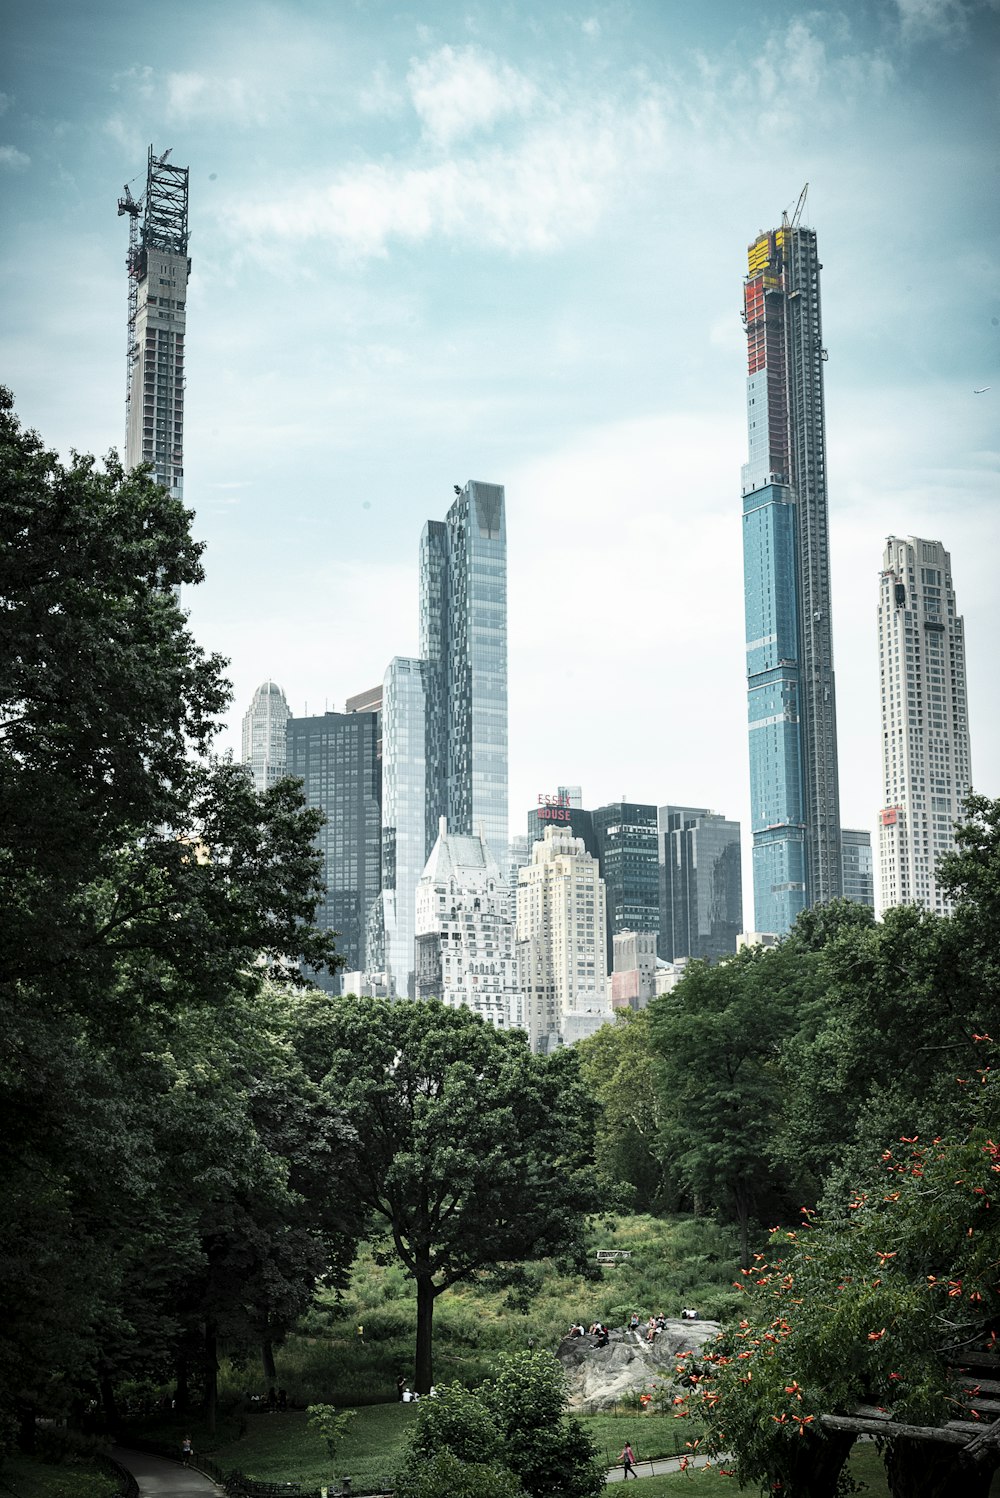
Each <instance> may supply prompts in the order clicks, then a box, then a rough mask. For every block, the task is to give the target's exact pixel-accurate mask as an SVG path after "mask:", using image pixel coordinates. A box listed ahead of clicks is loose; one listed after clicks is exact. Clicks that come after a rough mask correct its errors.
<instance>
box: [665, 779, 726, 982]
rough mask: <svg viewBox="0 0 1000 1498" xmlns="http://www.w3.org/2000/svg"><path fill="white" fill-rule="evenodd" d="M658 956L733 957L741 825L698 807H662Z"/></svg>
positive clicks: (712, 958) (668, 959) (669, 960)
mask: <svg viewBox="0 0 1000 1498" xmlns="http://www.w3.org/2000/svg"><path fill="white" fill-rule="evenodd" d="M657 821H658V840H659V875H660V944H659V954H660V956H661V957H662V958H663V959H664V961H666V962H676V961H677V960H678V958H681V957H701V958H705V959H706V960H707V961H709V962H714V961H717V960H718V958H720V957H728V956H731V955H732V954H733V953H734V952H735V951H736V938H737V937H738V936H739V934H740V932H741V931H742V929H743V873H742V866H741V854H740V824H739V822H730V821H727V819H726V818H725V817H722V816H719V814H718V813H717V812H712V811H708V810H707V809H706V808H704V807H697V806H661V807H660V809H659V812H658V816H657Z"/></svg>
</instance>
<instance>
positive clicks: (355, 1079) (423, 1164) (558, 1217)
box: [314, 998, 596, 1393]
mask: <svg viewBox="0 0 1000 1498" xmlns="http://www.w3.org/2000/svg"><path fill="white" fill-rule="evenodd" d="M314 1055H315V1058H316V1064H317V1065H318V1067H319V1070H320V1072H321V1073H322V1075H323V1086H324V1088H325V1089H326V1091H327V1093H328V1096H329V1097H330V1098H331V1099H334V1100H338V1101H340V1102H341V1103H342V1105H343V1107H344V1108H345V1110H346V1112H347V1115H348V1117H349V1118H350V1121H351V1124H352V1126H353V1128H354V1129H356V1131H357V1134H358V1151H357V1161H356V1165H355V1167H354V1172H353V1191H354V1194H355V1196H356V1199H357V1202H358V1204H359V1207H360V1208H362V1209H364V1210H365V1211H367V1212H369V1213H370V1214H371V1215H372V1217H373V1219H374V1221H375V1222H376V1224H377V1225H378V1226H380V1227H381V1229H382V1230H383V1231H384V1232H385V1233H386V1234H387V1235H388V1238H389V1241H390V1242H391V1244H392V1249H393V1251H394V1252H395V1254H396V1255H398V1257H399V1259H400V1260H401V1262H402V1263H403V1265H404V1266H405V1268H406V1270H407V1273H408V1274H410V1275H411V1276H412V1277H413V1279H414V1281H415V1282H416V1291H417V1347H416V1373H415V1381H416V1388H417V1390H418V1391H419V1392H421V1393H426V1391H427V1390H428V1389H429V1388H430V1385H431V1383H432V1352H431V1339H432V1325H433V1310H434V1301H435V1298H436V1297H437V1296H438V1295H439V1294H440V1292H441V1291H442V1290H444V1289H447V1287H448V1286H449V1285H454V1284H456V1283H458V1282H459V1281H463V1280H469V1279H471V1278H473V1277H475V1276H477V1275H490V1276H493V1277H494V1278H497V1277H504V1276H506V1277H507V1278H508V1279H511V1278H513V1277H514V1276H516V1275H517V1273H518V1266H520V1265H521V1264H523V1263H524V1262H525V1261H527V1260H531V1259H537V1258H542V1257H545V1256H547V1255H552V1254H555V1255H558V1254H565V1253H570V1252H573V1251H576V1250H577V1249H578V1247H579V1245H580V1242H581V1237H582V1232H583V1226H584V1219H585V1217H586V1214H587V1213H588V1211H590V1210H591V1209H592V1208H593V1207H594V1206H595V1205H596V1192H595V1186H594V1181H593V1175H592V1168H591V1157H592V1149H593V1114H594V1103H593V1100H592V1099H591V1096H590V1093H589V1091H588V1089H587V1088H586V1087H585V1086H584V1084H583V1082H582V1081H581V1078H580V1073H579V1066H578V1062H577V1058H576V1056H575V1055H574V1054H573V1053H572V1052H571V1051H559V1052H557V1053H556V1054H555V1055H554V1056H551V1057H542V1056H534V1055H532V1054H531V1052H530V1051H529V1049H528V1046H527V1042H526V1039H525V1037H524V1036H523V1034H521V1033H520V1032H513V1031H503V1030H498V1029H495V1028H494V1027H493V1026H491V1025H488V1024H486V1023H485V1022H484V1021H483V1020H481V1019H480V1018H479V1017H478V1016H477V1015H475V1014H473V1013H472V1012H471V1011H470V1010H468V1009H450V1008H448V1007H446V1006H445V1005H443V1004H441V1003H439V1002H437V1001H436V1000H429V1001H410V1002H407V1003H405V1004H392V1003H388V1002H386V1001H383V1000H377V999H354V998H351V999H349V1000H344V1001H340V1002H339V1003H336V1002H335V1003H334V1004H333V1005H332V1006H331V1008H330V1010H329V1011H328V1012H325V1013H324V1014H323V1015H322V1016H321V1017H320V1019H319V1022H318V1029H317V1033H316V1036H315V1043H314Z"/></svg>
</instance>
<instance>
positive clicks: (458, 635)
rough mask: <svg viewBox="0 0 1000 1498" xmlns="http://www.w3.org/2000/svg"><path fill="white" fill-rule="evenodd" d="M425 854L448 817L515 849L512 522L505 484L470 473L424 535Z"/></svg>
mask: <svg viewBox="0 0 1000 1498" xmlns="http://www.w3.org/2000/svg"><path fill="white" fill-rule="evenodd" d="M420 654H421V657H422V658H423V660H424V662H425V668H424V669H425V688H426V721H425V771H426V782H425V817H424V842H425V849H424V851H425V855H426V856H429V855H430V850H431V848H432V847H433V845H434V842H435V840H436V838H437V835H438V824H439V818H440V817H442V816H443V817H446V818H447V822H448V831H449V833H454V834H456V835H462V836H476V835H478V834H479V833H480V832H481V833H482V835H483V836H484V837H485V838H486V841H487V842H488V844H489V846H490V849H491V850H492V852H493V855H494V857H495V858H496V859H497V861H498V863H501V864H502V865H505V864H506V859H507V529H506V522H505V518H504V491H503V485H502V484H485V483H481V482H479V481H478V480H474V479H470V480H469V482H468V483H467V484H466V485H465V488H464V489H462V490H460V491H459V492H458V494H457V496H456V498H455V501H454V503H453V504H452V506H451V508H450V509H449V511H448V514H447V515H446V517H445V519H444V520H443V521H440V520H429V521H428V522H427V524H426V525H425V527H424V532H423V535H422V536H421V540H420Z"/></svg>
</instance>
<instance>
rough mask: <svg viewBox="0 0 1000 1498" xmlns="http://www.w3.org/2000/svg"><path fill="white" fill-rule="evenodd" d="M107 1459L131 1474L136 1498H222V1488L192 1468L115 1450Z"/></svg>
mask: <svg viewBox="0 0 1000 1498" xmlns="http://www.w3.org/2000/svg"><path fill="white" fill-rule="evenodd" d="M111 1455H112V1456H113V1457H114V1459H115V1461H116V1462H118V1463H119V1465H120V1466H122V1467H124V1468H125V1469H126V1470H127V1471H129V1472H131V1473H132V1475H133V1477H134V1478H135V1480H136V1482H137V1483H138V1484H139V1493H140V1498H225V1494H224V1493H223V1490H222V1488H220V1487H219V1486H218V1484H217V1483H214V1482H213V1481H212V1479H211V1478H210V1477H206V1476H205V1474H204V1472H199V1471H198V1468H197V1467H195V1466H191V1467H184V1466H182V1465H181V1463H180V1462H171V1461H168V1460H167V1458H166V1457H164V1456H148V1455H147V1454H146V1452H145V1451H130V1450H129V1449H128V1448H127V1447H125V1446H115V1447H113V1448H112V1452H111Z"/></svg>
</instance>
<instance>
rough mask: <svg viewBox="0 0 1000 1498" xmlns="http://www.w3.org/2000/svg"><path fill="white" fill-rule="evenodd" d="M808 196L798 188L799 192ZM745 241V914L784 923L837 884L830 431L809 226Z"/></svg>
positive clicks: (830, 894)
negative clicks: (749, 874) (748, 860)
mask: <svg viewBox="0 0 1000 1498" xmlns="http://www.w3.org/2000/svg"><path fill="white" fill-rule="evenodd" d="M803 196H804V194H803ZM801 206H802V203H801V200H800V203H799V207H798V208H797V209H796V212H795V215H794V216H793V218H792V220H791V222H789V220H788V218H787V216H785V217H784V218H783V220H782V225H781V228H780V229H772V230H770V231H769V232H768V233H766V234H760V235H758V237H757V238H756V239H755V240H754V242H753V244H751V245H750V247H749V250H748V264H747V269H748V274H747V276H746V280H745V282H744V323H745V326H746V333H747V350H748V377H747V424H748V435H749V454H748V461H747V463H746V464H745V465H744V468H743V565H744V592H745V608H746V641H747V645H746V650H747V691H748V709H749V714H748V715H749V730H750V807H751V819H752V827H753V876H754V912H755V913H754V923H755V926H756V928H757V929H758V930H760V931H774V932H778V933H779V934H780V933H784V932H785V931H787V930H788V929H789V927H790V926H791V925H792V923H793V922H794V920H795V918H796V916H797V915H798V913H799V911H800V910H803V909H804V908H805V907H806V906H808V905H816V904H820V903H822V902H824V901H826V900H830V899H833V898H834V897H835V896H836V895H839V894H840V892H841V853H840V803H839V791H838V781H837V721H836V700H835V692H834V676H833V631H832V626H831V619H830V554H829V540H828V533H827V480H826V436H825V419H824V410H823V364H824V361H825V359H826V350H825V349H824V348H823V335H822V327H821V320H820V292H819V272H820V263H819V259H818V256H817V251H816V234H815V231H814V230H813V229H805V228H802V227H800V225H799V223H798V217H799V212H800V211H801Z"/></svg>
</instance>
